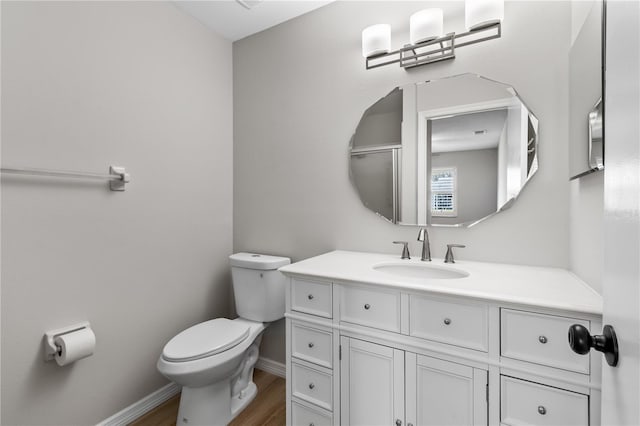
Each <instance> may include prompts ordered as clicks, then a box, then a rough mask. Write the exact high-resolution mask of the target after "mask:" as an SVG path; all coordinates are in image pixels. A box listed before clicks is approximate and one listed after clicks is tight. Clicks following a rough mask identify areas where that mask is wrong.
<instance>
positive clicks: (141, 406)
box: [97, 383, 180, 426]
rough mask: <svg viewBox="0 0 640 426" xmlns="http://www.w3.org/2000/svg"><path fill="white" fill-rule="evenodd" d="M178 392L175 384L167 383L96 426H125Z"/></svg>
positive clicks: (178, 388) (178, 387)
mask: <svg viewBox="0 0 640 426" xmlns="http://www.w3.org/2000/svg"><path fill="white" fill-rule="evenodd" d="M179 392H180V386H178V385H176V384H175V383H169V384H168V385H166V386H163V387H161V388H160V389H158V390H157V391H155V392H153V393H152V394H150V395H147V396H145V397H144V398H142V399H141V400H140V401H138V402H134V403H133V404H131V405H130V406H128V407H127V408H125V409H124V410H122V411H119V412H117V413H116V414H114V415H113V416H111V417H109V418H108V419H106V420H103V421H101V422H100V423H98V424H97V426H123V425H127V424H129V423H131V422H132V421H134V420H136V419H137V418H139V417H141V416H143V415H144V414H146V413H148V412H149V411H151V410H153V409H154V408H156V407H157V406H158V405H160V404H162V403H163V402H165V401H167V400H168V399H170V398H171V397H172V396H174V395H177V394H178V393H179Z"/></svg>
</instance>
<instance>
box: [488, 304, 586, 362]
mask: <svg viewBox="0 0 640 426" xmlns="http://www.w3.org/2000/svg"><path fill="white" fill-rule="evenodd" d="M500 323H501V325H500V353H501V355H502V356H503V357H506V358H513V359H518V360H521V361H528V362H534V363H536V364H542V365H547V366H550V367H556V368H562V369H564V370H569V371H575V372H577V373H582V374H589V358H590V356H585V355H578V354H576V353H575V352H573V351H572V350H571V348H570V347H569V342H568V339H567V333H568V331H569V327H570V326H571V325H572V324H581V325H583V326H585V327H586V328H587V329H589V328H590V324H589V321H584V320H579V319H575V318H567V317H559V316H555V315H545V314H536V313H532V312H524V311H514V310H511V309H502V310H501V313H500Z"/></svg>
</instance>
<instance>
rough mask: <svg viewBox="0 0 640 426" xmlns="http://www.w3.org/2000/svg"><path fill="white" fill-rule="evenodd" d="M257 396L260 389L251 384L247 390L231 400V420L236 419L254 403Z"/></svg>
mask: <svg viewBox="0 0 640 426" xmlns="http://www.w3.org/2000/svg"><path fill="white" fill-rule="evenodd" d="M257 394H258V387H257V386H256V384H255V383H253V382H251V383H249V386H247V388H246V389H245V390H243V391H242V392H240V393H239V394H238V395H236V396H234V397H233V398H231V420H233V419H235V418H236V416H237V415H238V414H240V413H241V412H242V410H244V409H245V408H246V407H247V405H249V404H250V403H251V401H253V399H254V398H255V397H256V395H257ZM231 420H229V421H231Z"/></svg>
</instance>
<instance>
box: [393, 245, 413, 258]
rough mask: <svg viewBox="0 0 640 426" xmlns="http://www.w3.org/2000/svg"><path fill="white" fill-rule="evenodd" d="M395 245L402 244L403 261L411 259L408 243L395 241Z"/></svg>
mask: <svg viewBox="0 0 640 426" xmlns="http://www.w3.org/2000/svg"><path fill="white" fill-rule="evenodd" d="M393 244H402V256H401V257H400V258H401V259H411V255H409V243H408V242H406V241H394V242H393Z"/></svg>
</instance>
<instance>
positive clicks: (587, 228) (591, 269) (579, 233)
mask: <svg viewBox="0 0 640 426" xmlns="http://www.w3.org/2000/svg"><path fill="white" fill-rule="evenodd" d="M593 7H600V4H599V2H595V1H592V0H588V1H579V2H571V33H572V42H574V41H575V38H576V36H577V35H578V33H579V32H580V30H581V29H582V26H583V25H584V24H585V22H587V17H588V14H589V12H590V11H591V9H592V8H593ZM586 133H587V132H586V126H585V130H584V132H583V133H582V135H583V137H586ZM570 135H571V136H572V137H573V135H572V134H571V132H570ZM572 142H573V145H571V146H570V148H569V159H570V160H571V161H570V163H569V164H570V168H571V164H572V162H573V160H574V158H573V157H574V156H580V157H584V156H585V155H586V149H587V141H586V139H583V140H582V143H583V144H584V145H583V148H584V149H583V150H575V148H576V142H577V141H575V140H574V141H572ZM569 172H570V171H569ZM569 209H570V214H569V217H570V222H569V234H570V239H569V244H570V245H569V253H570V268H571V270H572V271H573V272H575V273H576V275H578V276H579V277H580V278H582V279H583V280H584V281H585V282H587V283H588V284H589V285H590V286H591V287H593V288H594V289H595V290H596V291H598V292H599V293H602V268H603V257H604V252H603V249H602V247H603V246H602V242H603V219H604V173H603V172H597V173H592V174H590V175H587V176H583V177H581V178H580V179H576V180H573V181H571V184H570V195H569Z"/></svg>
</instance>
